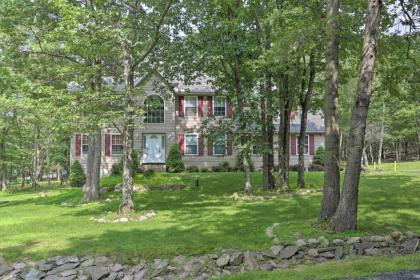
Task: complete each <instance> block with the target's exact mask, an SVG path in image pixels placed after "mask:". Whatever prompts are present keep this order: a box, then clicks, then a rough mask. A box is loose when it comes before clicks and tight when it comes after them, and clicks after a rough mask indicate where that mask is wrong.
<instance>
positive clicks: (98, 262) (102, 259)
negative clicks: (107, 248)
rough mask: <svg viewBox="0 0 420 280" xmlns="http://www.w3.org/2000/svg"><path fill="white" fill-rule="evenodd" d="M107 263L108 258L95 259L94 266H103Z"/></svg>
mask: <svg viewBox="0 0 420 280" xmlns="http://www.w3.org/2000/svg"><path fill="white" fill-rule="evenodd" d="M107 262H108V258H107V257H105V256H101V257H97V258H95V264H104V263H107Z"/></svg>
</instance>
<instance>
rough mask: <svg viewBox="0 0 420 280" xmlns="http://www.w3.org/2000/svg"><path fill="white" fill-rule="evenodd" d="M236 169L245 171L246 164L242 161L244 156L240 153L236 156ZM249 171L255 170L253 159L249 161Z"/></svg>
mask: <svg viewBox="0 0 420 280" xmlns="http://www.w3.org/2000/svg"><path fill="white" fill-rule="evenodd" d="M236 169H237V170H240V171H244V164H243V160H242V155H241V154H240V153H238V154H237V156H236ZM249 169H250V170H251V172H252V171H254V170H255V167H254V162H253V161H252V159H249Z"/></svg>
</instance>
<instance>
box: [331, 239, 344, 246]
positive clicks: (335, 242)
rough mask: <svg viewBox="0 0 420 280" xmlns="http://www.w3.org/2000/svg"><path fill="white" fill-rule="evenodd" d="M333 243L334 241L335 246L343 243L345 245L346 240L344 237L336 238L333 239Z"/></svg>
mask: <svg viewBox="0 0 420 280" xmlns="http://www.w3.org/2000/svg"><path fill="white" fill-rule="evenodd" d="M332 243H333V244H334V245H335V246H343V245H344V240H343V239H334V240H333V241H332Z"/></svg>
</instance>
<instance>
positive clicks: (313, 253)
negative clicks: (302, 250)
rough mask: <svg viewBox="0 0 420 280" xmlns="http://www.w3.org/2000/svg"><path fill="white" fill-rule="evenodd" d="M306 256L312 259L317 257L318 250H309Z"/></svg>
mask: <svg viewBox="0 0 420 280" xmlns="http://www.w3.org/2000/svg"><path fill="white" fill-rule="evenodd" d="M307 254H308V256H310V257H313V258H316V257H318V256H319V253H318V250H317V249H314V248H312V249H309V250H308V252H307Z"/></svg>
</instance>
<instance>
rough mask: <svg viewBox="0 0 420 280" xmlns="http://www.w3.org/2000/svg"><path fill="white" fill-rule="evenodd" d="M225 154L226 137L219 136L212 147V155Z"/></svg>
mask: <svg viewBox="0 0 420 280" xmlns="http://www.w3.org/2000/svg"><path fill="white" fill-rule="evenodd" d="M225 154H226V135H219V136H218V137H216V141H215V142H214V145H213V155H215V156H224V155H225Z"/></svg>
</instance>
